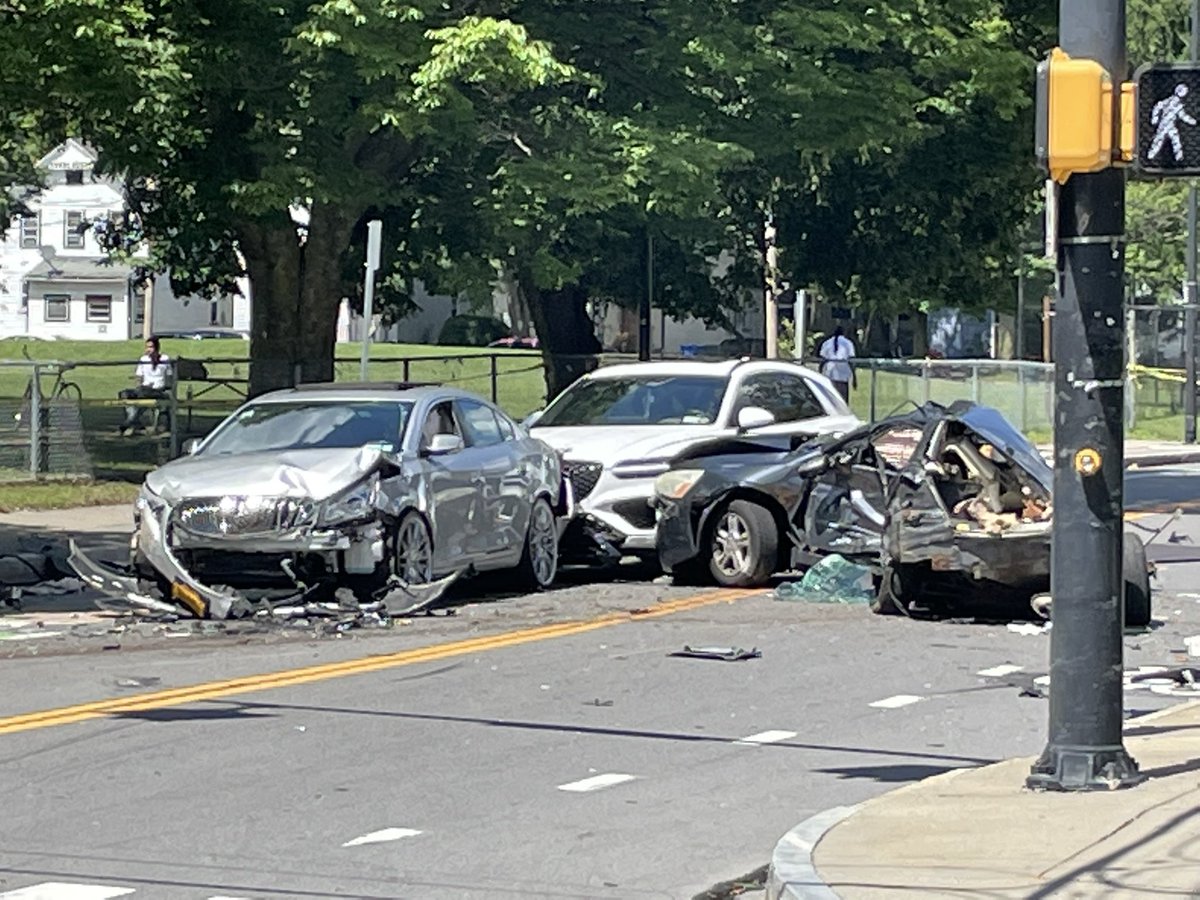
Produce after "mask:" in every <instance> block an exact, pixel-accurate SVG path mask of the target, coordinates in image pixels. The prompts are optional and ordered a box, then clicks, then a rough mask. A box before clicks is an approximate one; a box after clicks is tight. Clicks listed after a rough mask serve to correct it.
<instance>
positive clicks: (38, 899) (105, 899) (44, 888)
mask: <svg viewBox="0 0 1200 900" xmlns="http://www.w3.org/2000/svg"><path fill="white" fill-rule="evenodd" d="M132 893H133V888H123V887H113V886H112V885H106V884H75V883H73V882H69V881H43V882H42V883H41V884H31V885H30V886H29V887H23V888H18V889H17V890H15V891H5V892H4V893H3V894H0V898H3V900H109V898H111V897H124V896H125V895H126V894H132Z"/></svg>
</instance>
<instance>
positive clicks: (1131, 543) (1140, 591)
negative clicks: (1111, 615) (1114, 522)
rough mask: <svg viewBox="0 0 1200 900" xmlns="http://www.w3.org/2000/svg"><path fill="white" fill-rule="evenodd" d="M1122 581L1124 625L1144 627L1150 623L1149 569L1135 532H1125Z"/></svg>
mask: <svg viewBox="0 0 1200 900" xmlns="http://www.w3.org/2000/svg"><path fill="white" fill-rule="evenodd" d="M1121 571H1122V581H1123V583H1124V586H1125V625H1126V626H1127V627H1130V628H1145V627H1146V626H1147V625H1149V624H1150V616H1151V610H1150V569H1149V567H1148V566H1147V564H1146V547H1145V545H1144V544H1143V543H1142V539H1141V538H1139V537H1138V536H1137V535H1136V534H1126V535H1125V539H1124V546H1123V547H1122V557H1121Z"/></svg>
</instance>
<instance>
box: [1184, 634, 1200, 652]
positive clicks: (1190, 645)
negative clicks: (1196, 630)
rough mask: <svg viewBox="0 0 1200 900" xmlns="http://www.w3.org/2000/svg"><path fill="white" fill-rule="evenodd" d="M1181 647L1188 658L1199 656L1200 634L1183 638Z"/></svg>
mask: <svg viewBox="0 0 1200 900" xmlns="http://www.w3.org/2000/svg"><path fill="white" fill-rule="evenodd" d="M1183 646H1184V647H1186V648H1187V654H1188V656H1200V634H1196V635H1192V636H1191V637H1185V638H1184V639H1183Z"/></svg>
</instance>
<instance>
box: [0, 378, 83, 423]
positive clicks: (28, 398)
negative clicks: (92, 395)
mask: <svg viewBox="0 0 1200 900" xmlns="http://www.w3.org/2000/svg"><path fill="white" fill-rule="evenodd" d="M54 365H55V373H54V383H53V384H52V385H51V387H50V389H49V390H48V391H44V390H41V384H40V383H39V385H38V388H39V391H38V394H39V398H40V400H39V404H38V405H39V407H40V408H41V414H42V418H43V419H45V418H46V412H47V407H48V404H49V403H56V402H58V403H61V402H63V401H66V402H68V403H71V404H74V405H75V406H76V407H78V406H79V404H80V403H82V402H83V389H82V388H80V387H79V385H78V384H76V383H75V382H74V381H69V380H68V379H67V378H66V377H65V376H66V373H67V372H69V371H70V370H71V369H73V368H75V364H74V363H55V364H54ZM33 381H34V378H33V375H32V374H31V375H30V376H29V383H28V384H27V385H25V393H24V394H22V395H21V408H20V411H19V412H18V413H17V414H16V415H15V416H14V417H13V419H14V420H15V421H16V423H17V427H20V425H21V423H22V422H24V421H26V420H27V419H28V417H29V413H30V410H32V409H33ZM39 382H40V378H39Z"/></svg>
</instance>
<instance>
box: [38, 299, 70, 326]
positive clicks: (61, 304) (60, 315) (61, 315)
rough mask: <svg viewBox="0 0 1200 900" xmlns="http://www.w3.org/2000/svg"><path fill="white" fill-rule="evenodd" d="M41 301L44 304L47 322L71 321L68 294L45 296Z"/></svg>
mask: <svg viewBox="0 0 1200 900" xmlns="http://www.w3.org/2000/svg"><path fill="white" fill-rule="evenodd" d="M43 299H44V300H45V303H46V321H47V322H70V321H71V296H70V294H47V295H46V296H45V298H43Z"/></svg>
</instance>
